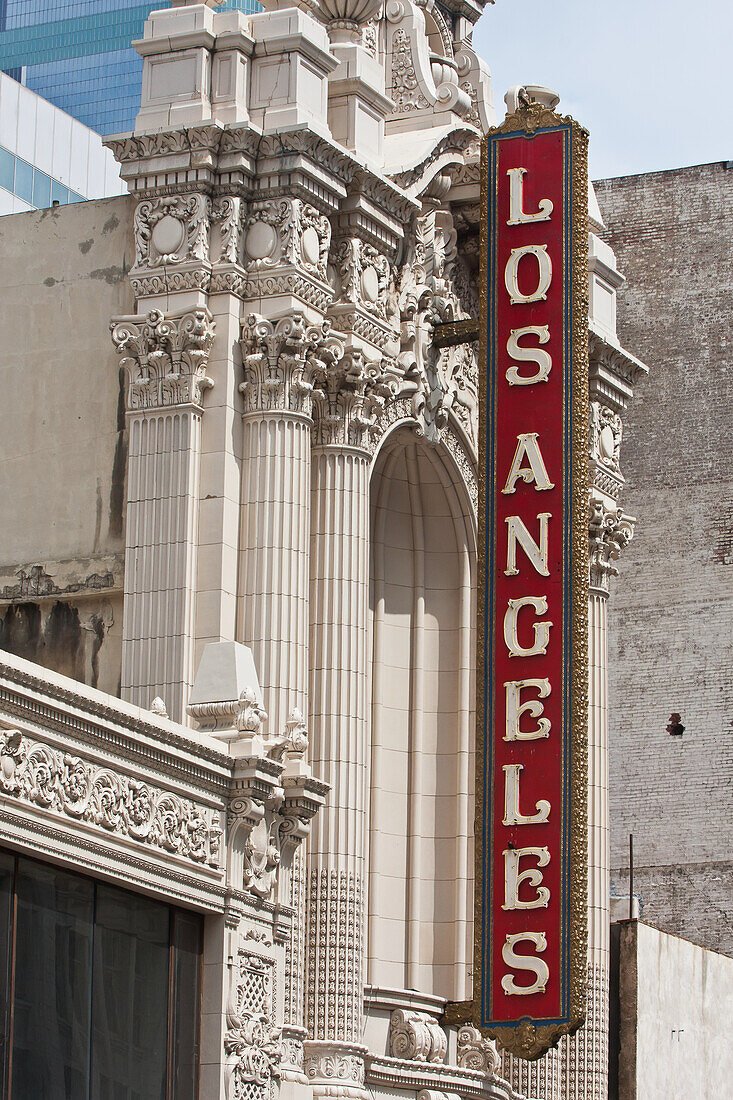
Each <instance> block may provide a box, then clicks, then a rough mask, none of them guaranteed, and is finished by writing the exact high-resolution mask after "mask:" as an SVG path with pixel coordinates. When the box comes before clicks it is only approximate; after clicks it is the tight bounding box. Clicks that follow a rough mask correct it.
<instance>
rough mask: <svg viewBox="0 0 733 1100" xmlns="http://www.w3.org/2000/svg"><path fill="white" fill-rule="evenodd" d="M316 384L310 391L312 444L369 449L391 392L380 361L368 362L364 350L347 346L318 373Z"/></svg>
mask: <svg viewBox="0 0 733 1100" xmlns="http://www.w3.org/2000/svg"><path fill="white" fill-rule="evenodd" d="M318 383H319V384H318V386H317V388H316V389H315V390H314V392H313V406H314V408H313V423H314V443H315V444H316V445H317V446H322V447H325V446H334V445H335V446H342V447H355V448H357V449H359V450H363V451H366V452H368V451H369V450H370V444H371V434H372V431H373V430H374V429H375V428H376V424H377V417H378V416H379V413H380V411H381V409H382V407H383V405H384V402H385V399H386V398H387V396H389V394H390V392H391V390H390V385H389V382H388V381H387V380H386V379H385V376H384V374H383V372H382V369H381V363H379V364H370V363H367V361H366V359H365V357H364V354H363V352H361V351H359V350H357V349H355V348H349V349H347V350H346V351H345V352H344V355H343V358H342V359H341V360H340V361H339V362H338V363H336V364H334V365H333V366H332V367H331V368H330V369H329V370H327V371H323V372H321V374H320V377H319V378H318Z"/></svg>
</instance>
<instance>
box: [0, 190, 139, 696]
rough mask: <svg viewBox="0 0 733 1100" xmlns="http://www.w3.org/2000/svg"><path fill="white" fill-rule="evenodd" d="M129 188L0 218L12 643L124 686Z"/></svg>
mask: <svg viewBox="0 0 733 1100" xmlns="http://www.w3.org/2000/svg"><path fill="white" fill-rule="evenodd" d="M131 218H132V205H131V200H130V199H128V197H127V196H124V197H119V198H113V199H106V200H100V201H94V202H87V203H80V204H78V205H74V206H65V207H57V208H55V209H52V210H45V211H39V212H36V211H34V212H31V213H27V214H16V215H13V216H10V217H6V218H2V219H0V304H1V307H2V340H1V341H0V393H2V402H0V438H2V453H1V455H0V531H2V538H1V539H0V648H3V649H7V650H10V651H11V652H15V653H17V654H18V655H19V656H22V657H26V658H27V659H29V660H33V661H37V662H39V663H40V664H43V665H47V666H49V667H53V668H55V669H56V670H57V671H59V672H62V673H65V674H67V675H71V676H73V677H75V678H76V679H80V680H84V681H86V682H88V683H90V684H92V685H93V686H99V687H100V688H103V689H104V690H107V691H111V692H113V693H117V691H118V687H119V671H120V669H119V665H120V638H121V626H122V623H121V612H122V600H121V595H122V573H123V548H124V531H123V504H124V470H125V445H126V441H125V430H124V429H125V421H124V404H123V402H122V396H121V386H120V367H119V362H118V359H117V356H116V354H115V351H114V348H113V346H112V343H111V341H110V338H109V321H110V318H111V317H113V316H115V315H119V314H129V313H132V312H133V311H134V303H133V298H132V292H131V289H130V285H129V282H128V280H127V271H128V269H129V267H130V265H131V263H132V261H133V259H134V257H132V256H131V255H130V249H131V247H132V243H131V242H132V232H131Z"/></svg>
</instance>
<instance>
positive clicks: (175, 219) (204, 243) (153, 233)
mask: <svg viewBox="0 0 733 1100" xmlns="http://www.w3.org/2000/svg"><path fill="white" fill-rule="evenodd" d="M210 212H211V206H210V201H209V199H208V197H207V196H206V195H202V194H198V193H194V194H191V195H162V196H161V197H160V198H157V199H144V200H143V202H140V203H138V205H137V209H136V211H135V221H134V228H135V268H144V267H161V266H164V265H166V264H180V263H184V262H185V261H186V260H198V261H204V260H208V258H209V215H210Z"/></svg>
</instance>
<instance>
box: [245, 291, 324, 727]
mask: <svg viewBox="0 0 733 1100" xmlns="http://www.w3.org/2000/svg"><path fill="white" fill-rule="evenodd" d="M340 351H341V344H340V343H339V341H338V340H337V339H335V338H334V337H332V336H331V335H330V333H329V328H328V325H327V324H321V325H312V326H311V325H307V324H306V322H305V319H304V317H303V315H302V314H299V313H294V314H293V315H291V316H290V317H286V318H283V319H281V320H280V321H278V322H277V323H276V324H273V323H272V322H270V321H268V320H265V319H264V318H258V317H252V318H250V319H249V321H248V322H247V323H246V325H245V329H244V333H243V338H242V352H243V366H244V382H243V383H242V385H241V386H240V389H241V391H242V396H243V400H244V413H243V477H242V499H241V505H242V507H241V538H240V552H241V574H240V575H241V583H240V592H241V596H240V607H239V625H238V634H239V638H240V640H241V641H244V642H245V643H246V644H247V645H248V646H250V648H251V649H252V652H253V653H254V657H255V663H256V666H257V670H258V674H259V677H260V683H261V687H262V691H263V696H264V700H265V707H266V709H267V712H268V714H269V716H270V730H271V731H272V732H274V733H280V732H282V731H283V730H284V729H285V724H286V722H287V720H288V717H289V715H290V713H291V711H292V709H293V708H294V707H297V708H298V710H300V711H301V712H302V713H306V712H307V684H308V599H309V567H308V561H309V553H310V483H311V424H312V421H311V412H312V407H313V387H314V383H315V381H316V379H317V378H318V377H320V375H321V374H322V373H323V372H324V371H325V369H326V368H327V366H328V364H329V363H330V362H331V361H332V360H334V359H335V358H337V357H338V355H339V354H340Z"/></svg>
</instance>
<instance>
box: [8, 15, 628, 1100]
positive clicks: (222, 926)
mask: <svg viewBox="0 0 733 1100" xmlns="http://www.w3.org/2000/svg"><path fill="white" fill-rule="evenodd" d="M266 7H267V8H268V10H266V11H262V12H260V13H258V14H256V15H250V16H245V15H243V14H241V13H237V12H226V13H217V12H216V11H214V10H213V8H212V7H210V6H208V5H206V4H189V3H186V0H179V2H178V3H177V4H176V5H175V6H174V7H173V8H172V9H166V10H164V11H160V12H154V13H153V14H152V15H151V16H150V18H149V20H148V22H147V24H146V30H145V37H144V39H143V40H142V41H141V42H140V43H138V49H139V52H140V53H141V54H142V55H143V58H144V74H143V96H142V106H141V110H140V114H139V116H138V120H137V126H136V130H135V132H134V134H132V135H123V136H120V137H117V138H113V139H109V141H108V144H109V146H110V148H111V149H112V150H113V152H114V154H115V156H116V157H117V159H118V161H119V162H120V165H121V171H122V176H123V178H124V179H125V180H126V181H127V184H128V187H129V189H130V192H131V193H132V195H133V196H134V199H135V201H136V204H137V205H136V209H135V213H134V221H133V227H132V228H133V232H134V241H133V240H130V255H131V256H132V257H134V262H133V264H132V266H131V268H130V270H129V282H130V286H131V290H132V293H133V294H134V299H135V312H134V314H131V315H129V316H115V317H112V318H110V329H111V336H112V342H113V345H114V347H115V348H116V350H117V352H118V353H119V357H120V364H121V366H122V368H123V370H124V371H125V375H126V383H125V388H124V393H125V402H126V423H127V433H128V457H127V467H126V482H125V484H126V496H125V525H124V530H125V552H124V612H123V627H122V657H121V696H122V699H123V701H122V702H118V701H116V700H114V699H112V698H111V697H109V696H103V695H101V693H98V692H95V691H93V690H92V689H85V688H83V687H74V685H73V684H72V682H71V681H69V680H66V679H65V678H63V677H58V676H55V675H54V674H52V673H49V674H41V673H40V672H39V670H37V669H34V667H33V666H30V665H28V664H27V663H24V662H22V661H20V660H18V659H15V658H9V657H8V658H7V660H6V662H5V664H4V665H3V666H2V668H0V672H1V673H2V681H1V685H0V686H1V687H2V690H1V691H0V726H2V731H1V735H2V736H1V748H0V775H1V777H2V778H1V780H0V781H1V782H2V788H3V795H4V797H3V800H2V813H1V814H0V835H2V837H4V838H5V840H7V841H8V842H10V843H11V844H12V845H14V846H16V847H20V848H21V849H25V848H28V849H29V850H32V851H34V852H36V853H40V854H41V855H47V856H48V857H49V858H54V859H57V860H59V859H60V860H62V861H67V862H68V863H69V864H72V865H75V866H79V867H81V868H84V869H85V870H87V871H88V872H90V873H92V874H101V875H105V876H111V877H113V878H118V879H120V880H123V881H126V882H127V883H128V884H130V885H132V886H133V887H134V888H136V889H139V890H142V891H148V892H151V893H153V894H154V895H156V896H160V897H166V898H174V899H176V901H177V903H178V904H182V905H192V906H194V907H195V908H197V909H198V910H199V911H201V912H203V913H204V914H205V938H204V988H203V1017H202V1021H203V1023H202V1036H201V1083H200V1096H201V1097H202V1100H224V1098H226V1100H276V1098H277V1097H281V1098H282V1100H295V1098H301V1100H310V1098H317V1097H351V1098H353V1100H358V1098H360V1097H364V1098H366V1097H368V1096H372V1097H398V1096H399V1097H405V1098H407V1097H419V1098H420V1100H457V1098H459V1097H460V1098H465V1100H469V1098H470V1100H474V1098H479V1097H487V1098H488V1097H496V1098H499V1097H501V1098H506V1100H509V1098H512V1097H516V1096H517V1095H518V1094H520V1093H521V1094H524V1095H529V1096H532V1097H537V1098H540V1100H560V1098H564V1097H570V1096H582V1097H587V1098H591V1097H592V1098H594V1100H596V1098H597V1100H604V1098H605V1096H606V1095H607V1035H608V1003H607V1002H608V923H609V899H608V874H609V856H608V776H607V755H608V747H607V731H608V719H607V686H606V662H607V643H606V603H607V597H608V589H609V578H610V576H611V575H613V574H614V573H615V572H617V567H616V565H615V560H616V558H617V557H618V555H619V553H620V550H621V549H622V548H623V546H624V545H625V544H626V542H628V540H629V539H630V538H631V535H632V532H633V524H634V521H633V520H632V519H631V518H630V517H628V516H626V515H624V513H623V511H622V508H621V505H620V503H619V495H620V491H621V489H622V486H623V476H622V474H621V471H620V467H619V451H620V445H621V432H622V425H621V414H622V412H623V409H624V407H625V405H626V403H627V401H628V400H629V398H630V397H631V394H632V387H633V382H634V379H635V378H636V377H637V375H638V374H639V372H640V371H643V370H644V369H645V368H644V367H643V366H642V364H640V363H639V362H638V361H637V360H635V359H634V358H633V356H631V355H629V354H628V353H626V352H625V351H624V350H623V349H622V348H621V347H620V346H619V344H618V341H617V339H616V332H615V305H614V300H615V291H616V289H617V287H618V286H619V285H620V283H621V281H622V277H621V276H620V275H619V274H618V272H617V271H616V268H615V261H614V257H613V254H612V253H611V251H610V249H608V247H607V246H606V245H604V244H602V242H601V241H600V240H599V238H598V237H597V236H596V235H595V232H592V233H591V236H590V250H589V256H590V260H589V301H590V324H591V362H590V366H591V408H590V410H589V411H590V419H589V425H590V427H589V431H590V435H589V447H590V454H591V458H592V470H593V485H592V488H591V492H590V500H589V538H590V545H591V595H590V606H589V622H590V653H591V678H590V747H591V752H590V784H589V792H590V794H589V820H590V860H589V867H590V871H589V874H590V879H589V899H590V910H589V921H590V952H589V990H590V993H589V1020H588V1025H587V1027H586V1028H585V1029H583V1030H582V1031H581V1032H580V1033H579V1035H578V1036H576V1037H575V1038H573V1039H571V1040H569V1041H566V1042H563V1044H562V1046H561V1048H560V1049H559V1050H558V1051H555V1052H552V1053H551V1054H550V1055H548V1056H547V1057H546V1058H544V1059H542V1060H541V1061H540V1062H538V1063H533V1064H525V1063H521V1062H518V1061H516V1060H513V1059H512V1058H511V1057H510V1056H508V1055H506V1054H504V1055H502V1053H501V1052H499V1051H497V1049H496V1047H495V1045H494V1044H493V1043H491V1042H489V1041H487V1040H484V1039H483V1038H482V1037H481V1036H480V1035H479V1034H478V1033H477V1032H476V1031H475V1029H473V1028H471V1027H470V1026H448V1025H447V1024H446V1022H445V1019H444V1016H445V1011H446V1006H447V1005H448V1004H449V1003H451V1002H461V1001H465V1000H466V999H467V998H468V997H469V996H470V989H471V966H472V957H471V952H472V948H471V945H472V941H473V928H472V867H473V852H472V833H473V804H472V803H473V800H472V786H473V747H472V745H473V725H474V710H473V698H474V656H473V652H474V620H475V595H474V593H475V577H476V534H475V532H476V505H477V486H476V453H475V449H476V436H477V415H478V409H477V361H476V354H475V351H474V349H473V347H472V345H464V346H461V347H457V348H450V349H444V350H441V351H438V350H436V349H435V348H434V347H433V345H432V342H431V337H432V329H433V325H434V324H435V323H436V322H445V321H452V320H460V319H464V318H470V317H476V316H477V314H478V308H479V303H478V297H477V295H478V289H477V283H478V275H477V266H478V249H479V242H478V223H479V138H480V134H481V132H482V131H483V130H485V129H486V128H488V126H490V125H491V124H492V122H493V119H494V114H493V106H492V94H491V88H490V79H489V72H488V69H487V67H486V65H485V64H484V63H483V62H482V61H481V60H480V59H479V58H478V57H477V56H476V54H475V53H474V51H473V49H472V47H471V26H472V24H473V23H474V22H475V20H476V19H477V18H478V16H479V15H480V13H481V10H482V5H481V4H480V3H478V4H477V3H474V2H473V0H449V2H447V3H446V4H444V5H441V6H440V7H439V6H438V5H433V4H432V3H421V4H418V3H415V2H413V0H387V3H386V4H385V5H384V6H382V5H381V4H379V3H378V2H377V0H303V2H302V4H301V5H300V6H299V7H293V6H290V7H287V6H286V4H285V2H283V3H280V2H278V0H271V2H269V3H267V4H266ZM591 217H592V219H595V221H592V229H593V230H595V229H598V228H599V224H598V223H599V221H600V215H599V214H598V211H597V208H596V207H595V205H594V199H593V196H592V195H591ZM94 369H98V364H95V366H94ZM245 647H246V648H245Z"/></svg>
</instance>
